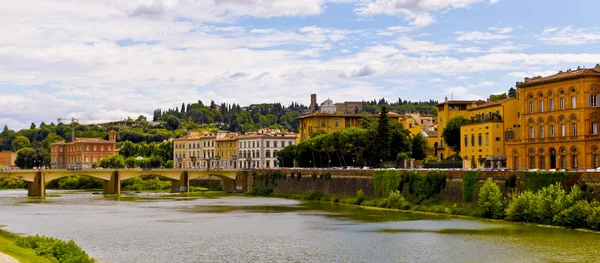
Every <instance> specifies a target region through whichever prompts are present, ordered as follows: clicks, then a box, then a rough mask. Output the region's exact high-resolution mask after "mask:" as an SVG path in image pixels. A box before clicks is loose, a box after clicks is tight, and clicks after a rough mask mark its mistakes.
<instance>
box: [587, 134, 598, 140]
mask: <svg viewBox="0 0 600 263" xmlns="http://www.w3.org/2000/svg"><path fill="white" fill-rule="evenodd" d="M585 138H586V139H597V138H600V134H588V135H585Z"/></svg>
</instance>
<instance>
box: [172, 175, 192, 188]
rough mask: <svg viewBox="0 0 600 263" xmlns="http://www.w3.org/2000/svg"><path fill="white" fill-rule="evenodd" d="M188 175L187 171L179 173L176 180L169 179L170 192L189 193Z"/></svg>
mask: <svg viewBox="0 0 600 263" xmlns="http://www.w3.org/2000/svg"><path fill="white" fill-rule="evenodd" d="M189 192H190V177H189V174H188V171H184V172H183V173H181V177H180V178H179V180H178V181H171V193H189Z"/></svg>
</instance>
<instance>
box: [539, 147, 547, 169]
mask: <svg viewBox="0 0 600 263" xmlns="http://www.w3.org/2000/svg"><path fill="white" fill-rule="evenodd" d="M540 169H546V157H545V152H544V150H540Z"/></svg>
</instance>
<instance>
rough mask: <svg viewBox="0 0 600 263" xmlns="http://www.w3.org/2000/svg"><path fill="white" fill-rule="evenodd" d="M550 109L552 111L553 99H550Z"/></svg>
mask: <svg viewBox="0 0 600 263" xmlns="http://www.w3.org/2000/svg"><path fill="white" fill-rule="evenodd" d="M550 111H554V99H550Z"/></svg>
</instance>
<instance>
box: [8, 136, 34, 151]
mask: <svg viewBox="0 0 600 263" xmlns="http://www.w3.org/2000/svg"><path fill="white" fill-rule="evenodd" d="M12 147H13V150H14V151H15V152H18V151H19V150H21V149H23V148H29V147H31V142H30V141H29V138H27V137H25V136H22V135H19V136H17V137H15V139H14V140H13V141H12Z"/></svg>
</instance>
